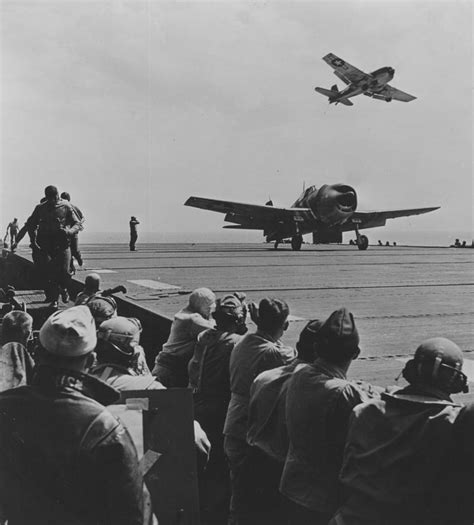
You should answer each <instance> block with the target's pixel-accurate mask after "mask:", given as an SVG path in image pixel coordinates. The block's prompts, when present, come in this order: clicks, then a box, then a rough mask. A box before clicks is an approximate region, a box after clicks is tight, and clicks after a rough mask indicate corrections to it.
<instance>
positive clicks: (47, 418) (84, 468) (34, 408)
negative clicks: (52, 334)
mask: <svg viewBox="0 0 474 525" xmlns="http://www.w3.org/2000/svg"><path fill="white" fill-rule="evenodd" d="M118 398H119V393H118V392H117V391H116V390H115V389H113V388H111V387H109V386H108V385H107V384H105V383H103V382H102V381H100V380H98V379H96V378H94V377H92V376H89V375H87V374H83V373H80V372H76V371H71V370H65V369H58V368H54V367H50V366H45V365H42V366H39V367H37V368H36V371H35V376H34V378H33V383H32V385H31V386H23V387H19V388H15V389H12V390H8V391H6V392H2V393H1V394H0V523H1V522H2V518H3V519H8V523H9V525H16V524H21V525H30V524H33V523H34V524H36V525H39V524H48V525H59V524H61V525H63V524H68V525H86V524H90V525H106V524H113V525H119V524H120V525H138V524H142V521H143V506H142V497H143V495H142V487H143V480H142V476H141V474H140V472H139V467H138V461H137V453H136V449H135V446H134V444H133V442H132V440H131V437H130V435H129V434H128V432H127V430H126V429H125V428H124V427H123V426H122V424H121V422H120V421H119V420H117V419H116V418H115V417H114V416H112V414H111V413H110V412H109V411H108V410H107V409H106V408H105V406H104V405H108V404H111V403H113V402H115V401H116V400H117V399H118Z"/></svg>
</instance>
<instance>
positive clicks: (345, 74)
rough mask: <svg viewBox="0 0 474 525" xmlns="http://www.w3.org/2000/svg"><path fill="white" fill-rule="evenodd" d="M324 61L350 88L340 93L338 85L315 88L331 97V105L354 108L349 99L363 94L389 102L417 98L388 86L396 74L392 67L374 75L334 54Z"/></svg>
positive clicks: (324, 58)
mask: <svg viewBox="0 0 474 525" xmlns="http://www.w3.org/2000/svg"><path fill="white" fill-rule="evenodd" d="M323 60H324V61H325V62H326V63H327V64H329V66H331V67H332V68H333V69H334V74H335V75H336V76H337V77H339V78H340V79H341V80H342V81H343V82H344V83H345V84H348V87H346V89H344V90H343V91H339V89H338V88H337V85H336V84H334V86H332V88H331V89H324V88H320V87H316V88H314V89H315V91H317V92H318V93H321V95H325V96H326V97H329V103H330V104H332V103H333V102H335V103H336V104H339V103H341V104H344V105H345V106H353V105H354V104H353V103H352V102H351V101H350V100H349V98H350V97H355V96H356V95H360V94H361V93H363V94H364V95H366V96H368V97H372V98H376V99H379V100H385V101H387V102H391V101H392V100H401V101H402V102H410V101H411V100H415V98H416V97H414V96H413V95H409V94H408V93H404V92H403V91H400V90H399V89H396V88H394V87H392V86H390V85H389V84H388V82H390V80H392V78H393V75H394V74H395V70H394V69H393V68H392V67H382V68H380V69H377V70H376V71H374V72H373V73H364V72H363V71H361V70H360V69H357V68H356V67H354V66H351V65H350V64H349V63H348V62H346V61H344V60H342V59H341V58H339V57H337V56H336V55H333V54H332V53H329V54H328V55H326V56H325V57H323Z"/></svg>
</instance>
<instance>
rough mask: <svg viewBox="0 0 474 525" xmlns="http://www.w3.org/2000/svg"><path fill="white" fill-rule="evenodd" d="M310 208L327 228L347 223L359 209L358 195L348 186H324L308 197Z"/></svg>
mask: <svg viewBox="0 0 474 525" xmlns="http://www.w3.org/2000/svg"><path fill="white" fill-rule="evenodd" d="M307 205H308V207H309V208H311V211H312V212H313V213H314V215H315V216H316V217H317V218H318V219H319V221H321V222H322V223H323V224H324V225H326V226H327V227H331V226H336V225H337V224H343V223H344V222H346V221H347V220H348V219H349V218H350V217H351V216H352V214H353V213H354V212H355V211H356V209H357V193H356V191H355V190H354V188H352V187H351V186H348V185H346V184H333V185H331V186H329V185H327V184H326V185H324V186H321V188H319V190H317V192H315V193H313V194H312V195H309V196H308V203H307Z"/></svg>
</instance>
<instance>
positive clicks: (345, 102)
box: [337, 98, 354, 106]
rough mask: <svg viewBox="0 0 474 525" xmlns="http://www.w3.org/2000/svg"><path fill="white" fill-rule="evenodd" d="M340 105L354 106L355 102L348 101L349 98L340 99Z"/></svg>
mask: <svg viewBox="0 0 474 525" xmlns="http://www.w3.org/2000/svg"><path fill="white" fill-rule="evenodd" d="M337 103H338V104H344V106H353V105H354V104H353V102H351V101H350V100H348V99H347V98H340V99H339V100H338V101H337Z"/></svg>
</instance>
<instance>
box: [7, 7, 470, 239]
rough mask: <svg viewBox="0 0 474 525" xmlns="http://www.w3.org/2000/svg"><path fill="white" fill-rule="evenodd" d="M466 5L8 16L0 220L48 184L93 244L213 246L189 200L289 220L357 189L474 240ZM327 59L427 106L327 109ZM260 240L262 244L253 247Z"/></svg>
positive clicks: (217, 222) (24, 210)
mask: <svg viewBox="0 0 474 525" xmlns="http://www.w3.org/2000/svg"><path fill="white" fill-rule="evenodd" d="M471 10H472V5H471V2H469V1H465V2H461V1H447V2H439V1H423V2H419V1H410V2H408V1H397V2H393V1H392V2H388V1H386V2H382V1H378V2H375V1H374V2H366V1H350V2H342V1H331V2H317V1H313V2H294V1H292V2H271V1H270V2H224V1H222V2H160V1H148V2H146V1H131V2H122V1H119V0H115V1H99V2H96V1H86V0H84V1H80V2H71V1H64V0H61V1H58V2H47V1H35V2H22V1H17V0H15V1H6V0H3V1H2V2H1V15H2V16H1V67H2V71H1V99H0V100H1V136H0V146H1V214H0V226H1V228H2V229H4V228H5V227H6V224H7V222H8V221H9V220H11V218H12V217H13V216H17V217H19V219H20V222H22V223H23V221H24V220H25V219H26V218H27V216H28V215H29V213H30V212H31V211H32V209H33V207H34V205H35V203H36V202H38V201H39V199H40V198H41V196H42V195H43V189H44V187H45V186H46V185H48V184H55V185H57V186H58V187H59V189H60V190H61V191H63V190H66V191H69V192H70V193H71V195H72V197H73V199H72V200H73V202H74V203H76V204H78V205H79V207H80V208H81V209H82V210H83V211H84V213H85V215H86V219H87V223H86V225H87V229H88V230H90V231H118V230H122V229H127V227H128V219H129V217H130V215H136V216H137V217H138V218H139V219H140V221H141V229H142V231H165V232H171V231H177V232H183V231H197V230H201V231H204V232H215V231H218V230H219V229H220V227H221V225H222V224H223V221H222V219H223V216H222V215H220V214H213V213H210V212H205V211H201V210H197V209H193V208H187V207H184V206H183V202H184V201H185V200H186V199H187V198H188V197H189V196H190V195H197V196H204V197H216V198H223V199H228V200H237V201H247V202H253V203H264V202H265V201H266V200H267V199H268V197H269V196H271V198H272V199H273V201H274V203H275V205H281V206H288V205H289V204H291V203H292V202H293V201H294V200H295V198H296V197H297V195H298V194H299V193H300V192H301V189H302V186H303V183H304V182H305V183H306V185H310V184H315V185H318V186H319V185H321V184H323V183H336V182H344V183H347V184H351V185H353V186H354V187H355V188H356V190H357V193H358V197H359V209H361V210H365V209H391V208H392V209H393V208H404V207H407V208H410V207H418V206H432V205H433V206H436V205H440V206H442V209H441V210H440V211H438V212H435V213H433V214H428V215H425V216H422V217H417V218H412V219H400V220H399V221H398V224H397V226H398V229H403V228H408V229H409V228H414V227H416V228H417V229H421V230H423V229H426V230H428V229H434V230H452V231H456V230H460V231H461V230H462V231H466V230H467V231H469V229H470V228H471V227H472V207H473V206H472V203H473V190H472V13H471ZM328 52H333V53H335V54H336V55H338V56H340V57H342V58H343V59H345V60H346V61H348V62H349V63H351V64H353V65H355V66H356V67H358V68H360V69H362V70H364V71H369V72H370V71H373V70H375V69H377V68H379V67H382V66H386V65H388V66H392V67H394V68H395V77H394V79H393V81H392V82H391V85H393V86H395V87H397V88H399V89H402V90H404V91H407V92H408V93H411V94H413V95H415V96H417V97H418V98H417V100H415V101H413V102H410V103H401V102H395V101H394V102H392V103H390V104H387V103H385V102H382V101H376V100H372V99H369V98H367V97H364V96H360V97H357V98H355V99H353V101H354V104H355V105H354V106H353V107H345V106H342V105H339V106H334V105H331V106H329V105H328V103H327V100H326V99H325V98H324V97H323V96H321V95H319V94H318V93H316V92H315V91H314V87H315V86H322V87H328V88H329V87H330V86H332V85H333V84H334V83H337V84H338V85H339V87H342V85H341V82H340V81H339V80H338V79H337V78H336V77H335V76H334V75H333V73H332V70H331V68H329V67H328V66H327V65H326V64H325V63H324V62H323V61H322V60H321V58H322V57H323V56H324V55H325V54H326V53H328ZM256 238H259V237H256Z"/></svg>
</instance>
